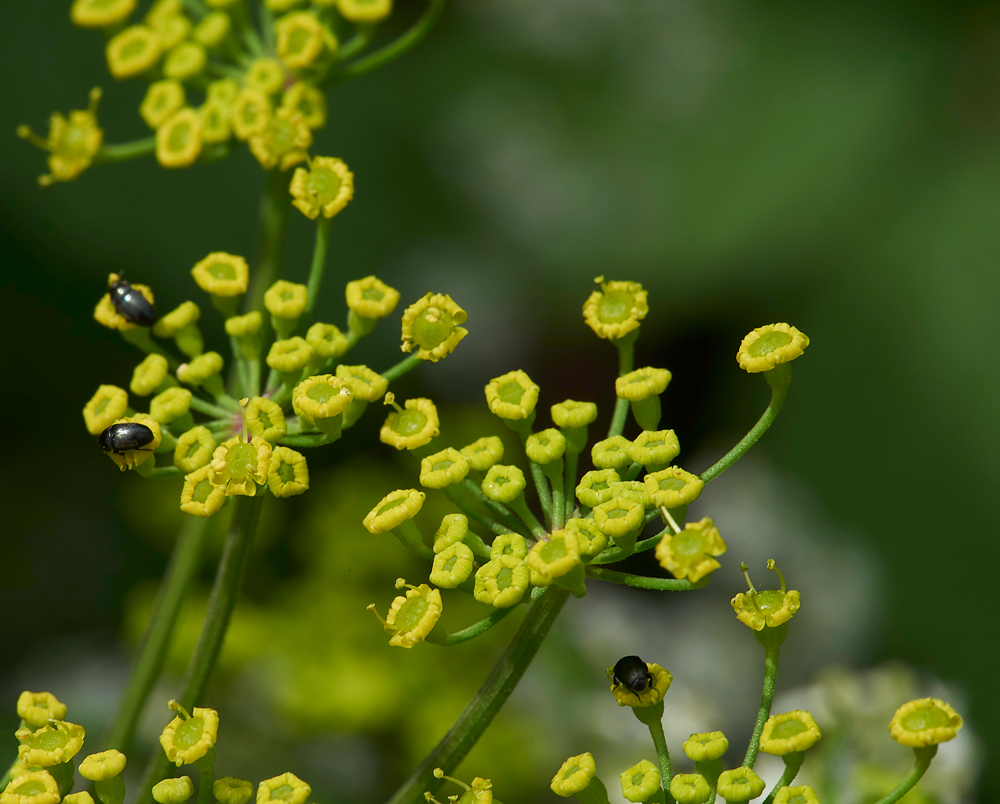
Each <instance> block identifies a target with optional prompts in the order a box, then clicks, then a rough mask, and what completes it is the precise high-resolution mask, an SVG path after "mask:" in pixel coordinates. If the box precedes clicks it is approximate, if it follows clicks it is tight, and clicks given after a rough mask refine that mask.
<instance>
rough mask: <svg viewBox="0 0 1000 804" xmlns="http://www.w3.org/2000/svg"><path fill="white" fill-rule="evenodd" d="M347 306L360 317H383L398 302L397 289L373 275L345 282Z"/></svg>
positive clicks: (394, 307)
mask: <svg viewBox="0 0 1000 804" xmlns="http://www.w3.org/2000/svg"><path fill="white" fill-rule="evenodd" d="M345 295H346V296H347V306H348V307H349V308H350V309H351V310H353V311H354V314H355V315H358V316H360V317H361V318H385V317H386V316H387V315H389V314H390V313H391V312H392V311H393V310H395V309H396V305H397V304H399V291H398V290H396V289H395V288H391V287H389V286H388V285H387V284H385V283H384V282H383V281H382V280H380V279H378V278H377V277H374V276H366V277H365V278H364V279H356V280H354V281H353V282H348V283H347V288H346V289H345Z"/></svg>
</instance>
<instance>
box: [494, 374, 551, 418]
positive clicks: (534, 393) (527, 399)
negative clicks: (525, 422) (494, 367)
mask: <svg viewBox="0 0 1000 804" xmlns="http://www.w3.org/2000/svg"><path fill="white" fill-rule="evenodd" d="M540 390H541V389H540V388H539V387H538V386H537V385H535V383H534V382H532V380H531V377H529V376H528V375H527V374H525V373H524V372H523V371H520V370H518V371H508V372H507V373H506V374H502V375H501V376H499V377H496V378H495V379H493V380H491V381H490V384H489V385H487V386H486V404H487V405H488V406H489V409H490V411H491V412H492V413H494V414H496V415H497V416H499V417H500V418H501V419H511V420H513V421H517V420H520V419H527V418H528V417H529V416H531V414H533V413H534V412H535V405H537V404H538V392H539V391H540Z"/></svg>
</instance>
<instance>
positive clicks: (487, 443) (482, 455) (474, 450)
mask: <svg viewBox="0 0 1000 804" xmlns="http://www.w3.org/2000/svg"><path fill="white" fill-rule="evenodd" d="M461 452H462V454H463V455H464V456H465V458H466V460H468V462H469V466H470V467H472V468H473V469H475V470H476V471H477V472H485V471H487V470H488V469H489V468H490V467H491V466H493V465H494V464H496V463H498V462H499V461H500V460H502V459H503V441H501V440H500V439H499V438H497V437H496V436H485V437H483V438H479V439H477V440H475V441H473V442H472V443H471V444H469V445H468V446H467V447H462V450H461Z"/></svg>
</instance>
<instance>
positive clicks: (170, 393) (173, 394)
mask: <svg viewBox="0 0 1000 804" xmlns="http://www.w3.org/2000/svg"><path fill="white" fill-rule="evenodd" d="M191 399H192V394H191V392H190V391H189V390H188V389H187V388H168V389H167V390H166V391H164V392H163V393H162V394H157V395H156V396H154V397H153V398H152V399H151V400H150V401H149V415H150V416H152V417H153V418H154V419H156V421H158V422H159V423H160V424H170V422H172V421H174V420H175V419H179V418H181V417H182V416H184V415H185V414H186V413H187V412H188V411H189V410H191Z"/></svg>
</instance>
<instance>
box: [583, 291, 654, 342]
mask: <svg viewBox="0 0 1000 804" xmlns="http://www.w3.org/2000/svg"><path fill="white" fill-rule="evenodd" d="M595 281H596V282H597V283H598V284H599V285H600V286H601V289H600V291H596V290H595V291H594V292H593V293H591V294H590V298H588V299H587V301H586V302H585V303H584V305H583V319H584V321H586V322H587V326H589V327H590V328H591V329H592V330H594V332H596V333H597V336H598V337H599V338H610V339H612V340H617V339H618V338H621V337H622V336H624V335H627V334H628V333H630V332H632V330H634V329H638V327H639V324H640V323H641V322H642V320H643V319H644V318H645V317H646V314H647V313H648V312H649V305H648V304H647V303H646V291H645V290H643V289H642V285H640V284H639V283H638V282H605V281H604V277H598V278H597V279H596V280H595Z"/></svg>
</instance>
